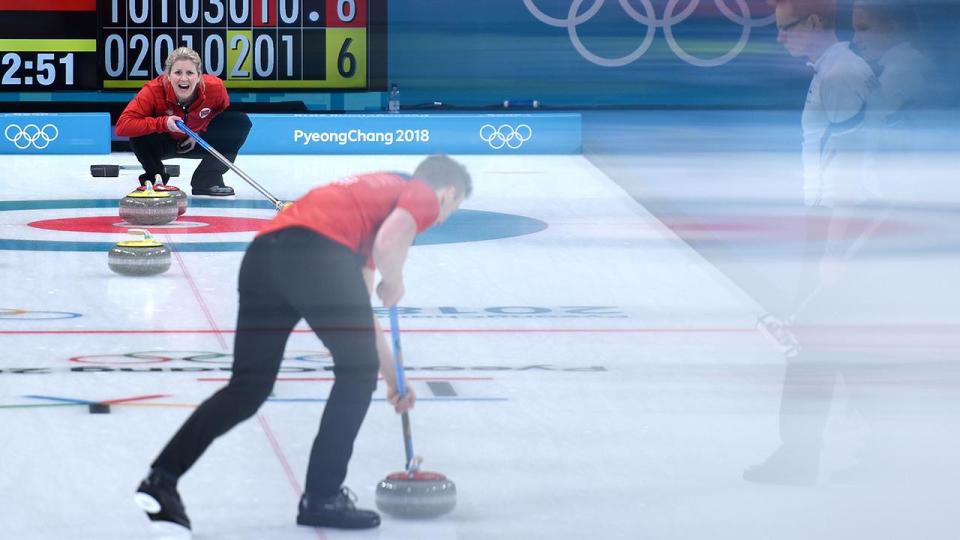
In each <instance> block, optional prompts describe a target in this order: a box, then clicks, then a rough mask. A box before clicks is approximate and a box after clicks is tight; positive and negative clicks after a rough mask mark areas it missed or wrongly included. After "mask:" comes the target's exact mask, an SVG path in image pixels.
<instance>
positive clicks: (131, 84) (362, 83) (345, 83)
mask: <svg viewBox="0 0 960 540" xmlns="http://www.w3.org/2000/svg"><path fill="white" fill-rule="evenodd" d="M145 84H147V81H146V79H144V80H142V81H127V80H110V79H107V80H105V81H103V87H104V88H107V89H129V88H137V89H139V88H141V87H142V86H143V85H145ZM223 84H224V85H225V86H226V87H227V88H270V89H274V88H279V89H283V88H289V89H300V90H312V89H323V88H336V89H339V88H366V84H367V81H366V80H360V79H357V80H349V79H348V80H343V79H341V80H335V81H323V80H313V81H297V80H275V79H269V80H267V79H258V80H241V79H228V80H226V81H223Z"/></svg>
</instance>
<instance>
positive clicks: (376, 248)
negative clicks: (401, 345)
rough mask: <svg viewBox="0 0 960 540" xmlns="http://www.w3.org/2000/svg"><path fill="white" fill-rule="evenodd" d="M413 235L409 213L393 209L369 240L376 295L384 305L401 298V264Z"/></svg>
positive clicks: (394, 302) (415, 225)
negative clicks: (377, 279) (376, 275)
mask: <svg viewBox="0 0 960 540" xmlns="http://www.w3.org/2000/svg"><path fill="white" fill-rule="evenodd" d="M416 237H417V222H416V221H415V220H414V219H413V216H412V215H411V214H410V212H407V211H406V210H404V209H402V208H396V209H394V211H393V212H391V213H390V215H389V216H387V219H385V220H384V222H383V224H382V225H381V226H380V230H379V231H377V236H376V238H374V240H373V263H374V264H375V265H376V267H377V269H378V270H380V284H379V285H377V296H379V297H380V300H381V301H382V302H383V305H384V306H393V305H396V304H397V302H399V301H400V299H401V298H403V292H404V289H403V263H404V262H406V260H407V252H408V251H409V250H410V246H411V245H412V244H413V241H414V239H415V238H416Z"/></svg>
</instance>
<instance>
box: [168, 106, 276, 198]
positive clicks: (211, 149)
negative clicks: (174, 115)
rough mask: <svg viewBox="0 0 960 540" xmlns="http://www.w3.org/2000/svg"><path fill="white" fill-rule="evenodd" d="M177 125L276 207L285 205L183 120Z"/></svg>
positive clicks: (178, 121)
mask: <svg viewBox="0 0 960 540" xmlns="http://www.w3.org/2000/svg"><path fill="white" fill-rule="evenodd" d="M176 124H177V127H178V128H180V131H183V132H184V133H186V134H187V135H189V136H190V138H191V139H193V140H195V141H197V144H199V145H200V146H201V147H203V149H204V150H206V151H207V152H210V154H211V155H212V156H213V157H215V158H217V159H218V160H220V163H223V164H224V165H226V166H227V167H229V168H230V170H231V171H233V172H235V173H237V175H239V176H240V178H243V179H244V180H246V181H247V183H248V184H250V185H251V186H252V187H253V189H255V190H257V191H259V192H260V193H261V194H263V196H264V197H266V198H268V199H270V202H272V203H273V205H274V206H276V207H277V208H280V207H281V206H282V205H283V202H282V201H281V200H280V199H278V198H276V197H274V196H273V195H272V194H271V193H270V192H269V191H267V190H266V189H265V188H264V187H263V186H261V185H260V184H258V183H257V181H256V180H254V179H253V178H250V175H248V174H247V173H245V172H243V171H242V170H240V167H237V166H236V165H234V164H233V163H231V162H230V160H229V159H227V158H226V157H224V155H223V154H221V153H220V152H218V151H217V149H216V148H214V147H212V146H210V145H209V144H208V143H207V141H205V140H203V138H202V137H200V135H198V134H197V132H196V131H194V130H192V129H190V128H188V127H187V125H186V124H185V123H183V121H182V120H177V122H176Z"/></svg>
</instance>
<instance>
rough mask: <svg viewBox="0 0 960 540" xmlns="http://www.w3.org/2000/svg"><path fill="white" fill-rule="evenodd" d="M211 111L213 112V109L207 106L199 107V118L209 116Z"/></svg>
mask: <svg viewBox="0 0 960 540" xmlns="http://www.w3.org/2000/svg"><path fill="white" fill-rule="evenodd" d="M211 112H213V111H211V110H210V108H209V107H204V108H202V109H200V118H206V117H208V116H210V113H211Z"/></svg>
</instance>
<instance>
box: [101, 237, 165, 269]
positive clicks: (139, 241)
mask: <svg viewBox="0 0 960 540" xmlns="http://www.w3.org/2000/svg"><path fill="white" fill-rule="evenodd" d="M127 232H128V233H130V234H131V235H133V236H135V237H137V238H135V239H133V240H123V241H121V242H117V245H115V246H113V249H111V250H110V254H109V255H108V256H107V264H108V265H109V266H110V270H113V271H114V272H116V273H118V274H122V275H125V276H152V275H155V274H162V273H164V272H166V271H167V270H169V269H170V262H171V258H170V249H169V248H167V247H166V246H164V245H163V243H161V242H159V241H157V240H156V239H155V238H154V237H153V236H152V235H151V234H150V231H148V230H146V229H130V230H129V231H127Z"/></svg>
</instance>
